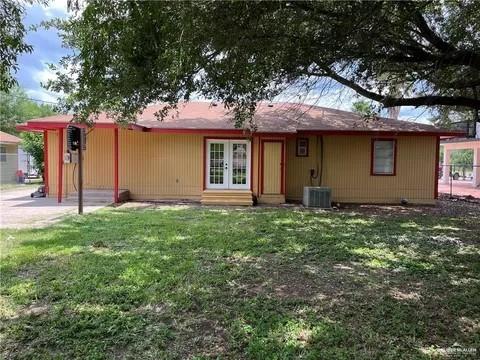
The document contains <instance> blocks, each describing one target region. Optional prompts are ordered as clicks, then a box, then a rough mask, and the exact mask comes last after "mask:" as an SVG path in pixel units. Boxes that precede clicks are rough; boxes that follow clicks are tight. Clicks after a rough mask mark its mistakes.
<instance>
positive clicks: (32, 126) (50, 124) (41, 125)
mask: <svg viewBox="0 0 480 360" xmlns="http://www.w3.org/2000/svg"><path fill="white" fill-rule="evenodd" d="M68 125H70V122H58V121H28V122H27V124H26V125H23V124H22V125H17V127H16V128H17V129H18V130H30V131H31V130H45V129H58V128H65V127H67V126H68ZM75 125H76V126H82V127H83V126H84V127H87V125H85V124H75ZM93 127H96V128H118V125H117V124H115V123H95V124H94V125H93ZM128 128H129V129H132V130H139V131H146V132H158V133H164V134H199V133H200V134H224V135H233V134H238V135H243V136H246V134H245V132H244V130H242V129H205V128H201V129H184V128H155V127H152V128H149V127H146V126H143V125H140V124H130V125H129V126H128ZM251 135H252V136H260V135H267V136H282V137H285V136H286V137H290V136H298V135H299V136H302V135H370V136H448V137H456V136H464V135H465V133H464V132H463V131H378V130H307V129H306V130H297V131H293V132H278V131H275V132H265V131H259V132H254V133H252V134H251Z"/></svg>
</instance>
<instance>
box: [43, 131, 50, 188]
mask: <svg viewBox="0 0 480 360" xmlns="http://www.w3.org/2000/svg"><path fill="white" fill-rule="evenodd" d="M43 181H44V182H45V184H44V185H45V192H46V193H47V194H48V193H49V187H48V131H47V130H43Z"/></svg>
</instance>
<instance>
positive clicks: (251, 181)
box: [250, 138, 253, 193]
mask: <svg viewBox="0 0 480 360" xmlns="http://www.w3.org/2000/svg"><path fill="white" fill-rule="evenodd" d="M250 191H251V192H252V193H253V138H251V139H250Z"/></svg>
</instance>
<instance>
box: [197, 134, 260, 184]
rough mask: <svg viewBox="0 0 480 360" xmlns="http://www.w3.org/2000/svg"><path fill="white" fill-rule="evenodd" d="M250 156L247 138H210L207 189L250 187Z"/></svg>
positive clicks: (208, 142) (208, 144) (208, 143)
mask: <svg viewBox="0 0 480 360" xmlns="http://www.w3.org/2000/svg"><path fill="white" fill-rule="evenodd" d="M250 156H251V154H250V142H249V141H247V140H208V141H207V164H206V165H207V169H206V172H205V175H206V179H205V180H206V181H205V183H206V185H207V189H249V188H250V171H251V170H250Z"/></svg>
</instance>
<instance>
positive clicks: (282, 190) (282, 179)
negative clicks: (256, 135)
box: [260, 139, 285, 195]
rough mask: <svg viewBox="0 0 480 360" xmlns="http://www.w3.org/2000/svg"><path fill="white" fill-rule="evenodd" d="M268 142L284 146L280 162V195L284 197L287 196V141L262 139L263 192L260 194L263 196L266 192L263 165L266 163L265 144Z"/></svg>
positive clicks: (261, 177)
mask: <svg viewBox="0 0 480 360" xmlns="http://www.w3.org/2000/svg"><path fill="white" fill-rule="evenodd" d="M266 142H273V143H275V142H278V143H280V144H282V150H281V155H280V157H281V162H280V173H281V175H280V194H281V195H284V194H285V139H262V140H261V146H260V151H261V153H262V154H261V168H260V170H261V176H260V182H261V188H260V189H261V192H260V195H261V194H263V190H264V176H265V174H264V172H263V163H264V161H265V158H264V152H265V151H264V144H265V143H266Z"/></svg>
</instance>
